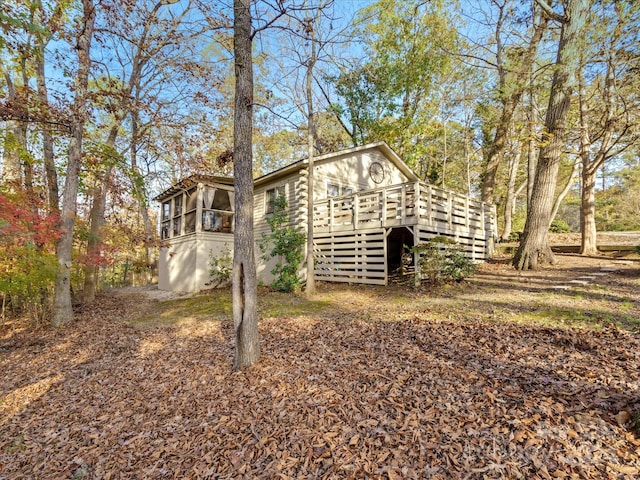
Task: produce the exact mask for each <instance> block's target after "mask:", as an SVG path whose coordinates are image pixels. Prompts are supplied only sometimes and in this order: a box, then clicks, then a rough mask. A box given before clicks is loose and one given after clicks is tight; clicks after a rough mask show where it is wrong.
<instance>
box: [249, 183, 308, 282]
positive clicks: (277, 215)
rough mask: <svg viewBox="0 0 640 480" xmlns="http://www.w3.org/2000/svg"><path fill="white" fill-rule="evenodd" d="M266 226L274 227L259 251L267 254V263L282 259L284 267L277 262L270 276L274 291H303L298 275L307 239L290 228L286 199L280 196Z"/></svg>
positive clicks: (264, 237) (298, 230) (265, 256)
mask: <svg viewBox="0 0 640 480" xmlns="http://www.w3.org/2000/svg"><path fill="white" fill-rule="evenodd" d="M267 223H268V224H269V227H271V234H270V235H265V234H264V233H263V234H262V242H261V243H260V250H261V251H262V252H263V253H265V252H267V250H269V248H271V250H270V251H269V253H268V254H266V255H264V259H265V260H267V261H268V260H269V259H270V258H276V257H278V258H283V259H284V263H280V262H278V263H277V264H276V266H275V267H274V268H273V270H271V274H272V275H274V276H275V277H276V279H275V280H274V281H273V282H271V288H273V289H274V290H277V291H280V292H293V291H295V290H297V289H298V288H299V287H300V284H301V281H300V277H299V276H298V271H299V269H300V265H301V264H302V260H303V258H304V256H303V251H302V247H303V245H304V244H305V242H306V239H307V236H306V235H305V234H304V232H302V231H301V230H300V229H298V228H294V227H291V226H287V225H288V223H289V214H288V213H287V200H286V197H285V196H284V195H280V196H278V197H277V198H276V200H275V209H274V212H273V214H272V215H271V216H270V217H269V218H267Z"/></svg>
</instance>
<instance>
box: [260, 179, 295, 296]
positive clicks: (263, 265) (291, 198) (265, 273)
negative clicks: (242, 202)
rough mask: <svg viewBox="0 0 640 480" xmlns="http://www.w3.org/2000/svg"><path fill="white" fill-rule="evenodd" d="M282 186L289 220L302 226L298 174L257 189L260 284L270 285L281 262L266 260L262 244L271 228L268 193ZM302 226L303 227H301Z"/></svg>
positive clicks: (271, 259) (272, 259)
mask: <svg viewBox="0 0 640 480" xmlns="http://www.w3.org/2000/svg"><path fill="white" fill-rule="evenodd" d="M281 185H285V186H286V192H285V194H286V196H287V205H288V206H289V219H290V220H291V223H292V224H294V225H300V223H301V221H300V220H301V218H300V176H299V175H298V174H292V175H289V176H288V177H285V178H281V179H279V180H277V181H274V182H273V183H269V184H266V185H263V186H261V187H259V188H256V189H255V191H254V201H253V204H254V211H253V214H254V218H253V225H254V239H255V256H256V271H257V276H258V282H260V283H262V284H264V285H269V284H270V283H271V282H272V281H273V280H274V277H273V275H272V274H271V270H272V269H273V267H274V266H275V265H276V263H277V262H278V261H279V259H274V258H270V259H269V260H265V259H264V254H263V253H262V251H261V250H260V243H261V242H262V238H263V235H269V234H270V233H271V228H270V227H269V224H268V223H267V213H266V191H267V190H269V189H272V188H276V187H279V186H281ZM300 226H302V225H300Z"/></svg>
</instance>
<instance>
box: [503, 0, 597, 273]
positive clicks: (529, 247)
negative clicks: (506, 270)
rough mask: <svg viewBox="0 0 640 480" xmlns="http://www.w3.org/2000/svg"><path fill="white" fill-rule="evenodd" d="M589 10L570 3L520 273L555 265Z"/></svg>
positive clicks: (583, 1)
mask: <svg viewBox="0 0 640 480" xmlns="http://www.w3.org/2000/svg"><path fill="white" fill-rule="evenodd" d="M588 10H589V2H588V0H569V1H568V3H567V8H566V12H565V17H564V18H563V23H562V30H561V32H560V42H559V45H558V54H557V59H556V66H555V73H554V75H553V82H552V84H551V94H550V97H549V107H548V109H547V115H546V118H545V131H544V133H543V142H542V145H543V146H542V148H541V149H540V155H539V157H538V165H537V168H536V179H535V183H534V186H533V192H532V194H531V205H530V206H529V209H528V211H527V221H526V224H525V227H524V233H523V237H522V241H521V242H520V246H519V247H518V251H517V252H516V254H515V256H514V258H513V266H514V267H515V268H517V269H518V270H535V269H536V268H538V266H539V265H542V264H546V263H555V257H554V256H553V253H552V252H551V247H550V246H549V225H550V223H551V211H552V209H553V203H554V198H555V189H556V184H557V181H558V168H559V165H560V155H561V154H562V148H563V146H564V142H565V138H566V134H567V123H568V114H569V107H570V104H571V95H572V93H573V89H574V83H575V81H574V78H573V77H574V74H575V73H576V70H577V68H578V67H579V64H580V46H581V45H582V39H581V34H582V31H583V29H584V27H585V22H586V18H587V13H588ZM551 13H552V12H550V14H551Z"/></svg>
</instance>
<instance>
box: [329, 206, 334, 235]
mask: <svg viewBox="0 0 640 480" xmlns="http://www.w3.org/2000/svg"><path fill="white" fill-rule="evenodd" d="M333 213H334V212H333V198H330V199H329V231H330V232H333V222H334V217H333Z"/></svg>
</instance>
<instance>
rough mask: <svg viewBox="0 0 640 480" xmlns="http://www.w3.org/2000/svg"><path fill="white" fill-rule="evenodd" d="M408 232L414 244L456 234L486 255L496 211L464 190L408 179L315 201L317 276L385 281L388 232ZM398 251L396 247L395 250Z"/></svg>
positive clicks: (477, 254)
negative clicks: (402, 229)
mask: <svg viewBox="0 0 640 480" xmlns="http://www.w3.org/2000/svg"><path fill="white" fill-rule="evenodd" d="M397 228H406V229H408V230H409V231H410V232H411V235H412V237H413V238H412V242H413V244H418V243H423V242H426V241H428V240H429V239H430V238H433V237H434V236H437V235H444V236H447V237H451V238H453V239H455V240H456V241H457V242H459V243H460V244H462V245H463V247H464V248H465V251H466V252H467V255H468V256H469V258H471V259H473V260H483V259H486V258H488V255H489V247H490V240H491V239H492V238H493V237H494V235H495V211H494V208H493V207H492V206H490V205H487V204H485V203H483V202H479V201H475V200H472V199H470V198H468V197H466V196H464V195H460V194H458V193H455V192H452V191H449V190H444V189H442V188H438V187H434V186H433V185H429V184H427V183H424V182H412V183H405V184H400V185H394V186H390V187H384V188H376V189H373V190H366V191H361V192H357V193H354V194H352V195H345V196H341V197H334V198H329V199H326V200H322V201H318V202H316V203H315V205H314V244H315V247H316V260H317V267H316V278H317V279H318V280H329V281H342V282H353V283H375V284H386V282H387V276H388V266H389V265H388V258H389V253H390V251H389V246H390V245H389V243H388V242H387V239H388V236H389V234H390V233H391V232H392V230H394V229H397ZM396 253H397V252H396Z"/></svg>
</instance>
